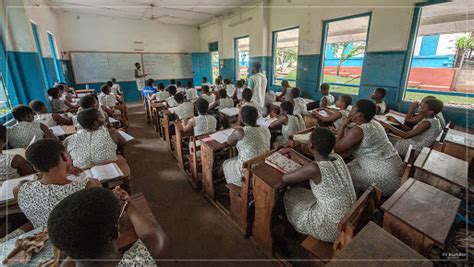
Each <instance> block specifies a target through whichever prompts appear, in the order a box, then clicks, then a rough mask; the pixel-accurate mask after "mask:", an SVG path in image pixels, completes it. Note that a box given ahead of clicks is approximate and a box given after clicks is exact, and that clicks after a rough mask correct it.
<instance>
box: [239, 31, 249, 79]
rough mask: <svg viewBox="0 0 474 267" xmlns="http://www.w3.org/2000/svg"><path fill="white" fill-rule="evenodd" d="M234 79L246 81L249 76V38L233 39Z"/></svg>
mask: <svg viewBox="0 0 474 267" xmlns="http://www.w3.org/2000/svg"><path fill="white" fill-rule="evenodd" d="M235 59H236V60H235V61H236V68H235V70H236V74H235V77H236V79H237V80H238V79H247V77H248V75H249V60H250V37H241V38H237V39H235Z"/></svg>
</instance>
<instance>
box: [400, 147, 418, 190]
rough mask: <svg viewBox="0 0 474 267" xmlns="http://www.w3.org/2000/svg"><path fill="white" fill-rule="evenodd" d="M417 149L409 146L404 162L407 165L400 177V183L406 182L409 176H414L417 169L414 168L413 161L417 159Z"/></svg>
mask: <svg viewBox="0 0 474 267" xmlns="http://www.w3.org/2000/svg"><path fill="white" fill-rule="evenodd" d="M415 154H416V151H415V149H414V148H413V146H412V145H410V146H409V147H408V151H407V154H406V155H405V159H404V160H403V163H404V165H405V171H403V174H402V177H400V185H402V184H404V183H405V182H406V181H407V180H408V178H410V177H413V174H414V172H415V169H414V168H413V163H415V160H416V156H415Z"/></svg>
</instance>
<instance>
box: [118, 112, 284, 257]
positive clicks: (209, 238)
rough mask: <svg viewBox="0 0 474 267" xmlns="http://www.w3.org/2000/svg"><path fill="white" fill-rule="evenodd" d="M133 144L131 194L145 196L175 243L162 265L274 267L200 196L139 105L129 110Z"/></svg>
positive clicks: (129, 155) (130, 147)
mask: <svg viewBox="0 0 474 267" xmlns="http://www.w3.org/2000/svg"><path fill="white" fill-rule="evenodd" d="M128 107H129V120H130V127H129V133H130V134H131V135H132V136H134V137H135V138H136V139H137V140H136V141H138V142H136V143H133V144H129V145H128V147H127V152H126V157H127V161H128V163H129V165H130V168H131V191H132V193H138V192H143V193H144V195H145V196H146V198H147V199H148V203H149V205H150V207H151V209H152V211H153V214H154V215H155V218H156V219H157V221H158V222H159V223H160V224H161V225H162V226H163V228H164V229H165V231H166V233H167V234H168V236H169V237H170V241H171V244H170V247H169V249H168V252H167V255H168V259H169V260H165V261H164V262H162V263H161V264H160V265H186V266H189V265H193V266H194V265H196V266H201V265H202V266H215V265H225V266H233V265H242V264H245V265H247V266H248V265H259V266H261V265H273V264H274V263H275V262H272V261H271V260H270V261H269V260H268V259H267V258H266V257H265V256H264V255H263V254H262V253H261V252H260V251H259V250H258V249H257V248H256V246H255V245H254V244H253V243H252V242H251V241H250V240H248V239H245V238H244V237H243V235H242V234H241V233H240V232H239V231H238V230H237V229H236V228H235V226H234V225H233V224H232V223H231V222H230V221H229V220H228V218H226V217H225V216H224V215H223V214H222V213H221V212H220V211H218V210H217V209H216V208H215V207H214V206H213V205H212V204H211V203H210V202H209V201H207V200H206V198H205V197H204V196H203V195H202V194H201V193H199V192H195V191H194V190H193V189H192V187H191V186H190V184H189V183H188V180H187V179H186V176H185V174H184V173H183V172H182V171H181V169H179V167H178V165H177V162H176V160H175V158H174V157H173V156H172V155H171V154H170V152H169V151H168V149H167V146H166V144H165V143H164V142H162V141H160V140H159V139H158V136H157V134H156V133H155V131H154V129H153V128H152V127H151V126H150V125H147V124H146V121H145V117H144V111H143V108H142V106H141V105H140V104H130V105H128Z"/></svg>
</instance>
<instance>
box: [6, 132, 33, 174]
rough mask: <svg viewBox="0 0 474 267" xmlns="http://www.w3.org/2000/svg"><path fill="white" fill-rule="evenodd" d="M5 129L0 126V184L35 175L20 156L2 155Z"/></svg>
mask: <svg viewBox="0 0 474 267" xmlns="http://www.w3.org/2000/svg"><path fill="white" fill-rule="evenodd" d="M6 144H7V128H6V127H5V126H3V125H1V124H0V182H3V181H5V180H8V179H14V178H18V177H21V176H26V175H30V174H33V173H35V170H33V167H31V165H30V164H29V163H28V161H26V160H25V159H24V158H23V157H22V156H20V155H10V154H4V153H3V148H5V145H6Z"/></svg>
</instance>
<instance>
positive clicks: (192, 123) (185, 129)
mask: <svg viewBox="0 0 474 267" xmlns="http://www.w3.org/2000/svg"><path fill="white" fill-rule="evenodd" d="M182 125H183V132H189V131H191V130H192V129H193V128H194V126H195V121H194V118H191V119H189V120H188V123H186V125H184V123H182Z"/></svg>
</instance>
